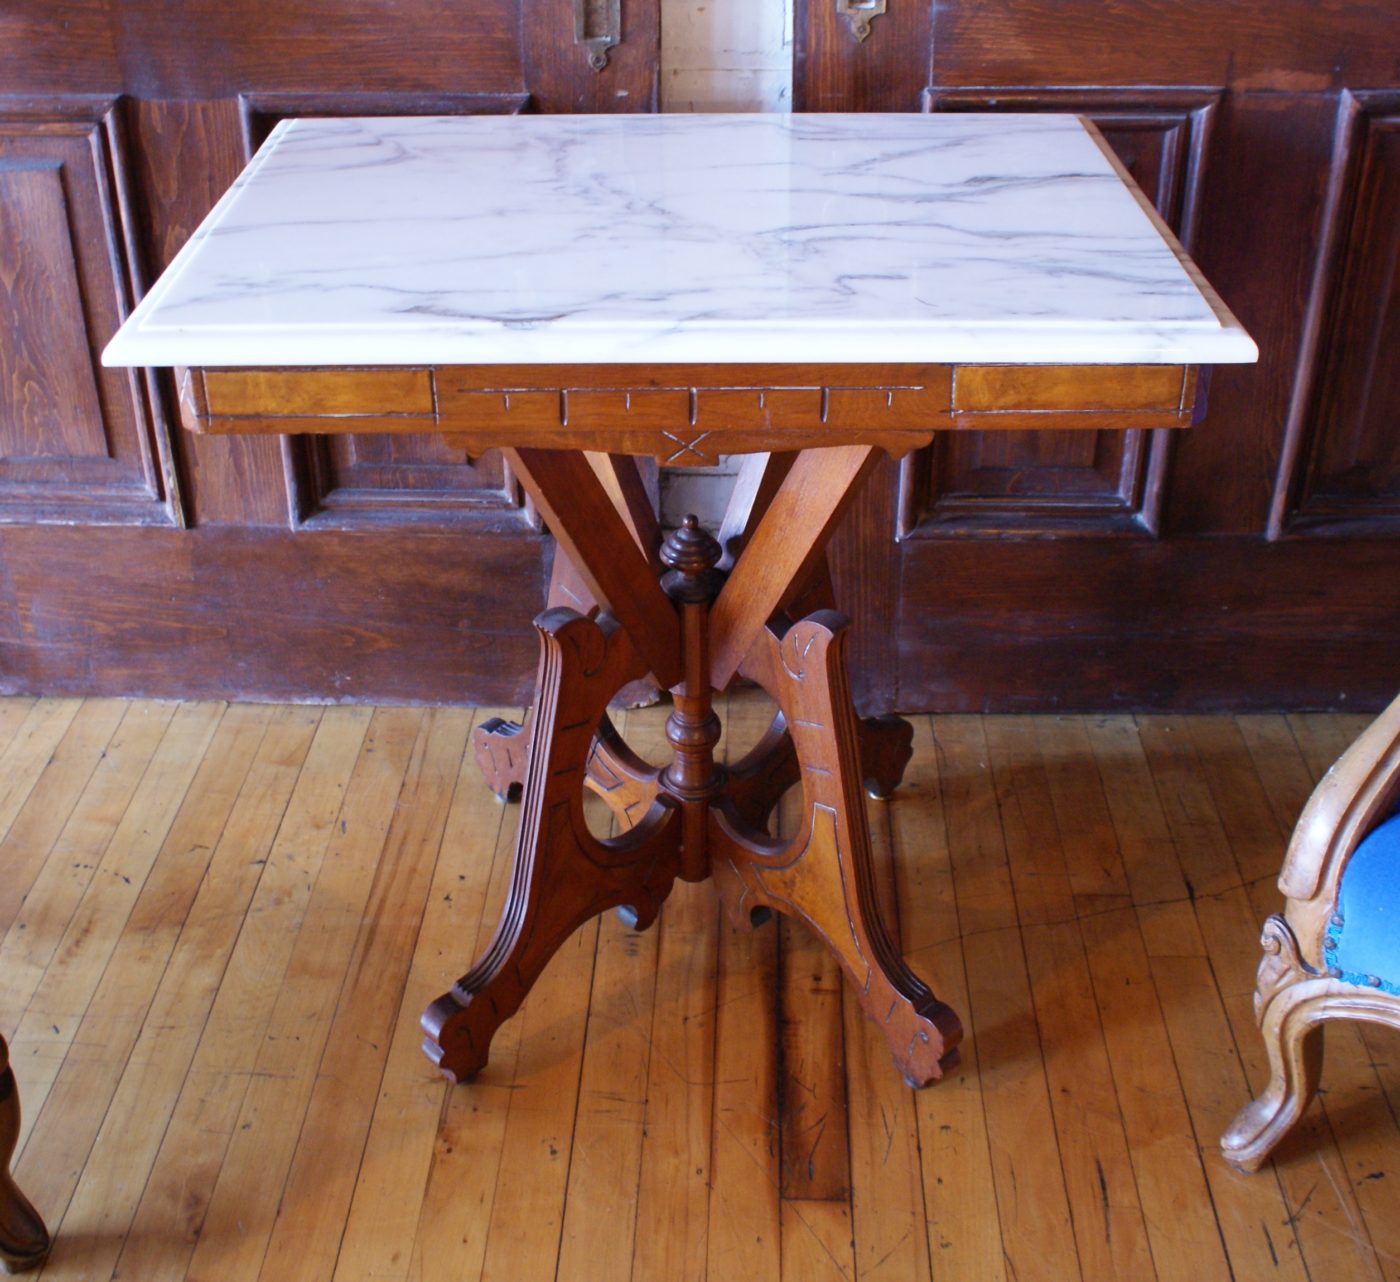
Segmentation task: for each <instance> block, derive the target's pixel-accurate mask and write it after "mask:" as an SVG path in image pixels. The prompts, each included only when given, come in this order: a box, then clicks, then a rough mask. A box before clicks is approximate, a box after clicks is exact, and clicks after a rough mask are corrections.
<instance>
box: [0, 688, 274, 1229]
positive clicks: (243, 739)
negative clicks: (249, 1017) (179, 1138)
mask: <svg viewBox="0 0 1400 1282" xmlns="http://www.w3.org/2000/svg"><path fill="white" fill-rule="evenodd" d="M272 713H273V709H272V708H270V707H252V706H248V705H245V706H242V707H237V706H235V707H232V708H230V709H229V710H228V711H227V712H226V714H225V715H224V717H223V719H222V720H221V721H220V723H219V728H218V730H217V732H216V733H215V735H214V739H213V741H212V742H211V743H210V745H209V748H208V749H207V751H206V753H205V755H204V759H203V760H202V761H201V762H200V763H199V770H198V771H197V773H196V774H195V778H194V781H193V782H192V783H191V785H190V788H189V791H188V792H187V794H186V796H185V799H184V801H183V803H182V804H181V807H180V811H179V814H178V815H177V816H176V818H175V822H174V823H173V824H172V826H171V828H170V831H169V832H168V833H167V834H166V837H165V840H164V842H162V843H161V847H160V852H159V854H158V855H157V856H156V862H155V865H154V867H153V868H152V870H151V875H150V876H149V877H148V878H147V879H146V884H145V885H144V886H143V887H142V888H141V894H140V897H139V898H138V899H137V901H136V905H135V907H134V909H133V910H132V914H131V916H130V917H129V918H128V920H127V923H126V928H125V929H124V930H123V932H122V935H121V938H120V939H119V940H118V941H117V947H116V951H115V952H114V954H113V956H112V958H111V960H110V961H109V962H108V963H107V968H106V970H105V971H104V972H103V974H102V978H101V980H100V982H99V983H98V986H97V988H96V990H95V992H94V993H93V997H92V1001H91V1002H90V1003H89V1005H88V1009H87V1013H86V1014H85V1015H84V1016H83V1020H82V1023H81V1024H80V1025H79V1027H78V1032H77V1035H76V1036H75V1038H74V1041H73V1045H72V1046H71V1047H70V1048H69V1051H68V1054H67V1055H66V1056H65V1058H64V1061H63V1066H62V1068H61V1069H60V1070H59V1073H58V1077H57V1079H56V1080H55V1082H54V1084H53V1086H52V1087H51V1089H50V1091H49V1097H48V1099H47V1101H46V1102H45V1107H44V1108H43V1110H42V1111H40V1110H38V1109H34V1110H32V1111H31V1112H28V1113H27V1116H30V1117H33V1118H34V1119H35V1120H34V1127H33V1130H32V1132H31V1139H32V1140H33V1146H32V1149H31V1148H30V1146H28V1145H26V1147H25V1150H24V1154H23V1156H22V1157H21V1160H20V1166H19V1169H20V1172H21V1175H22V1177H23V1178H24V1179H25V1180H26V1184H27V1186H28V1187H29V1188H31V1190H32V1191H33V1195H34V1196H35V1197H36V1198H38V1199H39V1200H40V1201H41V1202H42V1203H43V1204H44V1206H45V1207H46V1208H48V1209H49V1213H50V1214H51V1215H52V1216H55V1217H56V1216H59V1215H61V1214H62V1213H63V1210H64V1208H65V1207H66V1206H67V1204H68V1200H69V1198H70V1197H71V1195H72V1192H73V1187H74V1185H75V1184H76V1182H77V1179H78V1175H79V1172H81V1171H82V1170H83V1165H84V1162H85V1161H86V1160H87V1155H88V1152H89V1150H90V1149H91V1148H92V1144H93V1141H94V1139H95V1138H96V1136H97V1133H98V1130H99V1128H100V1127H101V1125H102V1121H103V1118H104V1117H105V1115H106V1113H107V1109H108V1107H109V1105H110V1103H111V1101H112V1097H113V1094H114V1092H115V1090H116V1085H117V1082H118V1081H119V1080H120V1079H121V1076H122V1073H123V1070H124V1069H125V1067H126V1063H127V1059H128V1057H129V1056H130V1054H131V1050H132V1047H133V1046H134V1045H135V1044H136V1041H137V1038H138V1036H139V1035H140V1034H141V1032H142V1025H143V1021H144V1020H145V1017H146V1012H147V1010H148V1009H149V1007H150V1003H151V1001H152V999H153V997H154V996H155V993H156V990H157V988H158V987H159V985H160V983H161V979H162V976H163V975H164V973H165V969H166V965H167V963H168V962H169V959H170V955H171V953H172V951H173V950H174V948H175V946H176V942H177V940H178V939H179V938H180V935H181V932H182V930H183V929H184V926H185V923H186V920H187V918H188V916H189V911H190V906H191V904H193V903H194V901H195V897H196V894H197V893H198V890H199V887H200V884H201V882H202V880H203V877H204V873H205V870H206V868H207V867H208V864H209V860H210V857H211V855H212V853H213V851H214V849H215V847H216V846H217V845H218V842H219V836H220V834H221V833H222V831H223V829H224V825H225V824H226V822H227V821H228V817H229V813H230V812H231V811H232V810H233V807H234V803H235V801H236V800H237V798H238V796H239V793H240V790H241V788H242V785H243V781H244V779H245V777H246V776H247V774H248V771H249V769H250V768H251V766H252V764H253V759H254V754H255V753H256V752H257V749H258V745H259V744H260V743H261V742H262V738H263V735H264V733H265V732H266V730H267V727H268V724H269V722H270V721H271V719H272ZM25 1068H26V1066H25V1065H24V1064H23V1063H21V1064H20V1065H19V1066H18V1068H17V1071H19V1072H20V1074H21V1079H20V1080H21V1085H22V1087H23V1086H27V1084H28V1083H27V1075H26V1074H25V1071H24V1070H25ZM25 1099H26V1109H27V1108H28V1103H27V1100H28V1096H27V1095H26V1096H25ZM31 1155H32V1160H31Z"/></svg>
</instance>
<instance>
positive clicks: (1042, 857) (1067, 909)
mask: <svg viewBox="0 0 1400 1282" xmlns="http://www.w3.org/2000/svg"><path fill="white" fill-rule="evenodd" d="M984 724H985V728H986V736H987V759H988V762H989V763H990V765H991V771H992V785H993V787H994V788H995V790H996V799H997V812H998V814H999V815H1000V816H1001V832H1002V838H1003V840H1004V841H1005V843H1006V858H1007V862H1008V864H1009V865H1010V868H1011V884H1012V889H1013V891H1014V893H1015V899H1016V917H1017V920H1018V921H1019V922H1020V923H1021V925H1022V926H1029V925H1032V924H1044V923H1046V922H1057V921H1069V920H1071V919H1072V918H1073V917H1074V915H1075V891H1074V887H1073V885H1072V884H1071V880H1070V872H1069V868H1068V867H1067V866H1066V863H1065V851H1064V846H1063V844H1062V843H1061V841H1060V830H1059V827H1058V825H1057V822H1056V817H1055V799H1054V796H1052V794H1051V788H1050V780H1049V778H1048V776H1047V774H1046V770H1045V764H1044V761H1043V759H1042V757H1041V750H1040V745H1039V743H1038V742H1037V735H1036V725H1035V722H1034V720H1033V719H1032V718H1030V717H987V718H986V719H985V722H984ZM1060 773H1063V771H1061V772H1060Z"/></svg>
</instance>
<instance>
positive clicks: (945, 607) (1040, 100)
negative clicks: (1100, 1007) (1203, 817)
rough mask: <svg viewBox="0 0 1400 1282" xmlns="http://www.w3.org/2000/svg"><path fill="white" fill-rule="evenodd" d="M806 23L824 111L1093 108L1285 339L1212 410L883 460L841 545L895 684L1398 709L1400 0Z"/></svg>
mask: <svg viewBox="0 0 1400 1282" xmlns="http://www.w3.org/2000/svg"><path fill="white" fill-rule="evenodd" d="M897 8H898V9H899V10H900V12H898V13H897V12H896V9H897ZM843 36H844V40H843V39H842V37H843ZM794 41H795V42H794V48H795V53H794V73H795V83H794V87H793V98H794V102H795V104H797V105H798V106H799V107H805V108H808V109H816V110H833V111H834V110H841V111H852V110H855V111H859V110H871V111H889V110H901V111H913V110H917V109H919V108H920V107H922V108H923V109H925V110H934V111H993V112H995V111H1072V112H1079V113H1083V114H1085V115H1087V116H1088V117H1090V118H1091V119H1092V120H1093V121H1094V122H1096V124H1097V125H1098V126H1099V128H1100V130H1101V131H1102V133H1103V135H1104V137H1105V138H1106V139H1107V141H1108V143H1109V144H1110V145H1111V147H1112V149H1113V150H1114V152H1115V153H1116V154H1117V155H1118V157H1119V158H1120V159H1121V161H1122V162H1123V163H1124V165H1125V166H1126V167H1127V168H1128V169H1129V170H1130V171H1131V172H1132V174H1133V175H1134V177H1135V178H1136V179H1137V180H1138V182H1139V184H1140V185H1141V186H1142V187H1143V189H1144V190H1145V191H1146V193H1147V195H1148V196H1149V197H1150V198H1151V200H1152V202H1153V203H1154V204H1155V206H1156V207H1157V209H1158V211H1159V212H1160V213H1161V215H1162V216H1163V218H1164V219H1165V220H1166V221H1167V223H1168V224H1169V225H1170V226H1171V227H1172V228H1174V229H1175V230H1176V232H1177V233H1178V234H1179V235H1180V237H1181V238H1182V240H1183V241H1184V242H1185V243H1186V244H1187V245H1188V247H1189V248H1190V250H1191V253H1192V256H1193V258H1194V259H1195V260H1196V262H1197V263H1199V265H1200V268H1201V270H1202V271H1203V273H1204V275H1205V277H1206V278H1207V279H1208V280H1209V281H1210V282H1211V283H1212V284H1213V285H1214V286H1215V287H1216V288H1217V289H1218V290H1219V292H1220V295H1221V296H1222V297H1223V298H1224V299H1225V301H1226V302H1227V303H1228V304H1229V306H1230V307H1231V309H1232V310H1233V311H1234V312H1235V313H1236V314H1237V315H1238V316H1239V318H1240V320H1241V321H1242V322H1243V323H1244V325H1245V327H1246V328H1247V329H1248V330H1249V331H1250V333H1251V334H1252V335H1253V337H1254V338H1255V339H1256V340H1257V341H1258V343H1259V346H1260V350H1261V359H1260V362H1259V364H1258V365H1257V366H1237V367H1221V368H1218V369H1216V370H1214V371H1212V373H1211V377H1210V379H1209V382H1208V385H1205V384H1203V385H1202V386H1201V387H1200V388H1199V389H1198V395H1197V398H1196V405H1195V408H1196V413H1197V415H1198V416H1199V418H1200V421H1199V423H1197V424H1196V426H1195V427H1194V429H1193V430H1192V431H1189V432H1183V433H1170V434H1168V433H1163V432H1155V431H1145V430H1127V429H1132V428H1134V427H1135V424H1134V423H1133V421H1132V419H1131V418H1130V417H1125V418H1123V419H1120V420H1119V421H1116V422H1112V423H1110V422H1108V416H1107V415H1106V418H1105V430H1104V431H1102V432H1100V433H1098V434H1097V435H1095V436H1092V437H1091V436H1081V437H1070V436H1068V435H1051V434H1049V433H1044V432H1042V433H1032V432H1024V433H1021V432H1014V433H1011V432H1009V433H1007V434H1006V435H1005V436H1002V437H996V438H991V437H987V436H981V435H978V434H975V433H969V434H966V435H965V434H962V433H942V432H941V433H940V434H939V435H938V436H937V437H936V438H935V441H934V443H933V445H932V446H931V447H930V448H928V449H925V450H918V451H915V452H913V453H911V454H910V455H909V456H907V457H906V459H905V460H904V462H903V464H902V465H901V467H900V472H899V478H898V481H897V482H896V481H895V480H893V479H891V480H889V482H888V483H886V482H884V481H877V482H876V483H875V484H873V485H871V486H869V487H868V488H867V490H866V493H865V495H864V496H863V497H862V499H861V501H860V503H859V504H858V505H857V507H856V508H855V510H854V511H853V513H852V515H851V517H850V519H849V521H848V528H847V529H846V530H845V531H843V532H842V534H841V535H840V536H839V537H838V538H837V540H836V541H835V543H834V544H833V553H832V564H833V570H834V572H835V577H836V581H837V584H838V587H840V588H841V590H842V592H843V598H842V599H843V601H844V602H845V603H846V606H847V608H848V609H852V610H853V617H854V618H855V620H856V624H857V626H856V629H855V638H854V640H853V646H854V650H853V655H854V665H853V666H854V668H855V685H856V689H857V692H858V695H859V697H860V699H861V700H862V703H863V706H864V707H865V708H866V709H867V710H869V711H884V710H890V709H894V708H901V709H904V710H909V709H915V708H941V709H949V710H951V709H955V708H956V709H966V710H993V709H1003V710H1005V709H1015V708H1028V707H1045V706H1047V705H1051V706H1058V707H1076V708H1082V709H1087V708H1111V707H1115V706H1118V707H1133V706H1137V707H1143V708H1147V707H1172V706H1175V707H1180V708H1191V707H1197V708H1207V707H1209V708H1229V707H1245V706H1256V707H1268V706H1279V705H1280V704H1284V705H1289V704H1297V705H1303V704H1306V705H1309V706H1324V707H1326V706H1332V707H1335V706H1341V704H1342V701H1343V700H1344V699H1345V700H1346V701H1347V703H1348V706H1350V701H1351V700H1354V699H1360V700H1361V701H1362V702H1361V704H1360V706H1362V707H1378V706H1380V704H1381V703H1382V702H1383V701H1384V700H1385V699H1387V698H1388V697H1389V695H1390V693H1391V691H1392V688H1393V687H1394V686H1396V685H1400V667H1398V666H1397V660H1396V658H1395V654H1396V652H1397V651H1396V644H1397V640H1398V639H1400V604H1397V598H1396V596H1395V594H1394V593H1393V592H1391V591H1390V587H1389V585H1390V584H1391V583H1393V582H1395V581H1397V580H1400V540H1398V539H1397V536H1400V509H1397V507H1396V503H1397V500H1396V497H1395V496H1396V493H1397V490H1396V485H1397V481H1396V476H1397V471H1396V467H1397V464H1396V457H1397V456H1396V455H1395V448H1394V447H1395V434H1394V432H1392V431H1389V430H1387V424H1391V423H1393V420H1394V418H1395V414H1396V412H1397V410H1396V404H1397V402H1396V397H1397V395H1400V393H1397V390H1396V386H1395V383H1394V371H1393V369H1392V366H1393V365H1394V362H1393V361H1391V362H1388V363H1387V361H1386V359H1385V355H1384V354H1385V353H1386V352H1388V351H1390V350H1391V349H1392V348H1393V347H1394V345H1395V339H1394V335H1393V334H1392V331H1393V330H1394V327H1395V319H1394V318H1395V315H1396V314H1398V313H1397V312H1396V303H1395V300H1396V298H1397V296H1400V295H1397V292H1396V290H1397V286H1396V277H1395V272H1394V262H1395V243H1396V240H1395V238H1396V236H1397V234H1398V233H1396V231H1395V226H1396V221H1397V220H1396V211H1395V200H1396V195H1395V192H1396V190H1400V189H1397V188H1396V184H1395V173H1396V162H1395V148H1394V142H1393V139H1394V136H1395V135H1394V123H1393V122H1394V120H1395V113H1396V110H1397V107H1396V102H1397V98H1396V94H1397V90H1400V80H1397V66H1396V64H1395V61H1394V58H1393V57H1391V56H1390V55H1389V53H1381V52H1380V50H1382V49H1384V50H1392V49H1394V48H1395V47H1397V42H1398V41H1400V12H1397V10H1396V9H1395V6H1394V5H1391V4H1387V3H1382V2H1381V0H1364V2H1363V3H1360V4H1352V3H1347V2H1344V0H1321V3H1318V4H1308V3H1304V0H1289V2H1288V3H1285V4H1282V5H1276V6H1272V7H1270V9H1269V10H1268V11H1267V13H1265V12H1264V11H1263V10H1260V9H1259V8H1258V7H1257V6H1254V5H1250V4H1247V3H1244V2H1243V0H1228V2H1227V3H1225V4H1216V3H1213V2H1212V3H1209V4H1207V3H1205V2H1204V0H1188V3H1186V4H1184V5H1169V6H1168V5H1162V4H1159V3H1156V0H1067V2H1066V3H1060V2H1059V0H1025V2H1022V0H1014V2H1013V0H951V2H949V3H943V4H939V5H937V6H934V7H933V9H932V11H931V12H923V11H920V10H919V7H918V6H914V11H910V10H909V7H908V6H895V5H893V4H891V5H890V6H889V7H888V12H887V13H886V14H885V15H883V16H880V17H876V18H874V19H873V21H872V22H871V28H870V35H869V37H868V38H867V39H866V41H865V42H864V43H863V44H857V43H856V42H855V41H854V39H852V38H851V37H850V35H849V32H848V31H846V30H845V29H844V24H843V23H842V22H841V20H840V19H839V18H838V17H837V15H836V14H835V12H834V6H831V5H818V4H815V3H809V4H802V5H799V6H798V9H797V26H796V32H795V38H794ZM959 426H967V424H959ZM1002 426H1004V427H1007V426H1011V420H1010V419H1006V420H1003V422H1002ZM1024 426H1027V427H1031V426H1034V424H1032V423H1030V422H1026V423H1025V424H1024ZM1319 538H1325V539H1326V540H1327V541H1328V542H1329V543H1330V544H1332V545H1333V548H1334V552H1333V553H1332V554H1331V555H1328V554H1317V553H1314V552H1312V551H1311V550H1309V549H1307V548H1305V547H1304V546H1303V545H1304V544H1307V543H1309V542H1312V541H1316V540H1318V539H1319ZM1363 539H1364V540H1367V541H1369V543H1370V546H1363V544H1362V541H1361V540H1363ZM1070 540H1073V541H1076V542H1078V543H1080V544H1082V547H1080V548H1079V549H1078V550H1074V549H1072V548H1071V547H1069V546H1067V547H1065V548H1060V547H1059V546H1057V545H1058V544H1060V543H1066V542H1068V541H1070ZM1205 540H1208V542H1209V551H1207V548H1206V546H1205V545H1204V542H1203V541H1205ZM953 543H959V544H966V547H965V549H963V550H955V549H954V548H952V547H950V546H949V545H950V544H953ZM1110 543H1111V544H1112V545H1115V546H1106V544H1110ZM1271 544H1272V545H1271ZM1146 545H1155V546H1152V547H1148V546H1146ZM856 594H859V595H856ZM1168 602H1169V603H1170V606H1169V608H1168V607H1167V605H1166V604H1165V603H1168ZM1338 621H1340V627H1341V628H1342V629H1343V630H1344V631H1345V635H1346V637H1347V642H1346V643H1345V644H1343V643H1340V641H1339V640H1333V641H1331V642H1330V643H1329V641H1328V640H1327V639H1326V638H1334V639H1336V638H1337V636H1338V634H1337V628H1338V626H1339V623H1338ZM1353 638H1354V639H1355V646H1353V644H1352V639H1353ZM1324 673H1325V676H1324Z"/></svg>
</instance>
